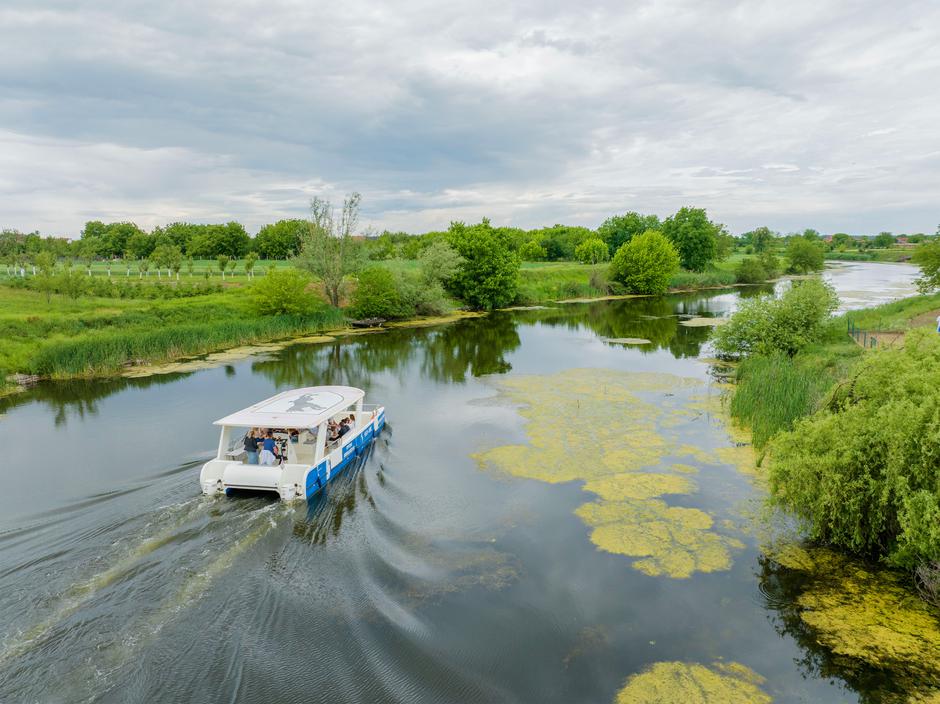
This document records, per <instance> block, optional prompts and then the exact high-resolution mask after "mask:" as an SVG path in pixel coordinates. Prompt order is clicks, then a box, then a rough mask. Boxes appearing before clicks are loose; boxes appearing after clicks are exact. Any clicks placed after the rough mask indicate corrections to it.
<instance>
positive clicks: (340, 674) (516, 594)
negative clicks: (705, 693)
mask: <svg viewBox="0 0 940 704" xmlns="http://www.w3.org/2000/svg"><path fill="white" fill-rule="evenodd" d="M851 271H852V272H853V276H854V278H853V279H852V281H853V284H852V286H853V290H855V289H856V288H857V280H858V269H852V270H851ZM834 280H835V281H836V285H837V286H838V275H835V277H834ZM757 292H758V291H757V290H756V289H748V290H742V291H733V292H706V293H702V294H690V295H681V296H670V297H666V298H663V299H655V300H653V299H635V300H622V301H607V302H598V303H591V304H578V305H565V306H558V307H553V308H548V309H543V310H530V311H518V312H513V313H498V314H494V315H492V316H490V317H487V318H482V319H474V320H466V321H463V322H459V323H455V324H451V325H445V326H439V327H434V328H426V329H410V330H409V329H403V330H391V331H388V332H385V333H381V334H375V335H362V336H357V337H354V338H348V339H346V340H341V341H339V342H337V343H331V344H326V345H322V344H321V345H301V344H298V345H293V346H290V347H288V348H286V349H284V350H282V351H280V352H276V353H268V354H265V355H261V356H256V357H252V358H248V359H245V360H244V361H241V362H237V363H234V364H230V365H227V366H221V367H218V368H214V369H207V370H202V371H198V372H194V373H189V374H173V375H165V376H153V377H147V378H143V379H123V380H112V381H89V382H81V383H68V384H65V383H56V384H51V383H50V384H43V385H40V386H38V387H36V388H34V389H32V390H30V391H29V392H28V393H27V394H23V395H20V396H17V397H13V398H11V399H7V400H5V401H4V402H3V403H4V404H5V405H3V406H0V413H3V415H2V416H0V430H2V433H3V437H4V439H5V446H6V447H5V451H4V453H3V459H2V461H0V482H2V487H3V491H2V492H0V702H4V703H6V702H44V703H45V702H183V701H187V702H188V701H193V702H234V701H237V702H258V703H261V702H342V701H348V702H360V701H362V702H366V701H367V702H425V701H438V702H458V701H459V702H536V701H538V702H566V703H568V702H613V701H614V700H615V698H616V696H617V692H618V691H619V690H620V688H621V687H622V686H623V684H624V682H625V680H626V679H627V678H628V677H630V676H631V675H634V674H636V673H638V672H641V671H642V670H644V668H646V667H648V666H649V665H651V664H653V663H656V662H663V661H684V662H695V663H705V664H708V663H712V662H715V661H728V662H737V663H741V664H743V665H745V666H746V667H747V668H750V669H751V670H753V671H754V672H756V673H759V674H760V675H761V676H762V677H764V678H766V682H765V683H764V684H763V685H762V688H763V690H764V691H765V692H766V693H767V694H768V695H770V696H771V697H773V700H774V701H776V702H855V701H869V699H866V695H865V690H866V687H868V686H869V684H870V683H872V682H875V680H878V678H879V677H880V675H879V674H878V673H868V675H866V674H865V673H861V674H860V673H859V672H858V670H857V668H856V669H853V670H852V672H851V676H849V675H848V674H847V675H846V677H843V676H840V669H839V663H838V659H835V660H834V659H832V658H828V659H826V655H827V654H826V653H825V652H822V651H821V650H820V649H821V646H818V645H816V644H815V642H814V641H813V639H812V638H811V637H807V635H806V633H805V632H803V630H802V627H801V626H800V624H799V623H792V619H789V620H788V619H787V618H786V614H787V613H788V606H789V605H790V604H791V603H792V600H793V599H795V598H797V597H798V595H799V584H798V583H796V582H794V579H793V578H792V577H791V576H790V575H788V574H787V573H786V572H785V571H782V568H780V567H779V566H776V565H775V564H774V563H773V562H772V561H769V560H767V559H766V558H764V557H763V556H762V554H761V551H760V549H759V546H758V539H757V537H755V535H754V534H753V532H752V531H749V530H748V529H747V528H746V525H747V524H748V522H749V520H750V518H749V516H750V515H751V514H752V513H753V511H754V509H755V505H756V504H758V503H759V500H760V496H761V490H760V489H759V488H757V487H756V486H755V483H754V479H753V477H749V476H746V475H745V474H743V473H742V472H740V471H739V469H738V468H737V467H734V466H732V465H730V464H728V465H716V464H714V463H707V462H702V463H698V465H697V469H698V471H699V474H698V478H697V481H698V489H697V491H696V492H695V493H693V494H690V495H688V496H682V497H678V498H676V500H675V501H672V500H671V499H670V500H669V503H675V504H676V505H682V506H688V507H694V508H702V509H704V510H708V511H709V512H711V513H712V514H713V515H714V516H715V517H716V519H717V520H726V521H728V522H729V524H735V525H737V526H738V528H736V529H734V530H735V531H736V532H735V536H736V538H737V539H738V540H740V541H741V542H742V543H743V544H744V547H743V548H742V549H736V550H735V551H734V553H733V563H732V564H731V566H730V568H729V569H726V570H718V571H715V572H710V573H701V572H696V573H695V574H693V575H692V576H691V577H689V578H686V579H676V578H672V577H669V576H649V575H647V574H644V573H643V572H641V571H638V570H637V569H635V568H634V566H633V564H632V562H633V561H632V560H631V559H630V558H629V557H626V556H624V555H622V554H614V553H610V552H604V551H601V550H599V549H598V548H597V546H595V544H594V543H592V542H591V540H590V530H589V528H588V526H586V525H585V523H584V522H583V521H582V520H581V519H580V518H579V517H578V516H577V515H575V513H574V511H575V510H576V509H577V508H578V507H579V506H580V505H581V504H583V503H584V502H585V493H584V492H583V491H582V490H581V488H580V486H579V483H578V482H567V483H559V484H550V483H546V482H541V481H536V480H531V479H519V478H516V477H513V476H509V475H507V474H504V473H501V472H497V471H492V470H485V469H481V467H480V466H479V464H478V462H477V461H476V460H475V459H474V457H473V455H475V454H476V453H479V452H480V451H482V450H486V449H488V448H492V447H496V446H502V445H508V444H524V443H525V442H526V433H525V424H524V422H523V419H522V418H521V417H520V415H519V414H518V413H517V411H516V409H515V408H513V407H512V406H511V405H508V404H505V403H499V402H498V401H496V400H495V397H496V391H495V389H494V385H493V380H494V379H506V378H512V377H514V376H517V375H552V374H557V373H559V372H563V371H565V370H569V369H572V368H603V369H611V370H617V371H624V372H632V373H638V374H643V373H667V374H670V375H675V376H679V377H689V378H693V379H697V380H699V381H700V382H701V384H702V388H704V389H705V390H706V391H707V392H708V393H713V394H720V393H721V391H720V389H718V388H716V381H715V379H714V377H713V376H712V375H711V374H710V367H709V365H708V363H707V362H706V361H705V358H707V357H708V346H707V338H708V335H709V332H710V329H709V328H707V327H687V326H685V325H682V324H681V322H682V321H683V320H685V319H687V318H689V317H692V316H696V317H711V316H722V315H727V314H728V313H729V312H730V311H731V310H733V308H734V306H735V304H736V301H737V300H739V298H740V297H741V296H743V295H754V294H755V293H757ZM626 337H635V338H644V339H647V340H649V341H650V344H648V345H643V346H624V345H621V344H613V343H609V342H606V341H604V338H626ZM320 384H348V385H352V386H358V387H361V388H363V389H365V390H366V395H367V398H366V400H367V402H369V403H382V404H384V405H385V406H386V408H387V418H388V426H387V428H386V431H385V432H384V433H383V435H382V436H381V437H380V438H379V439H378V441H377V442H376V443H375V444H374V445H373V447H372V448H371V450H370V452H369V453H367V455H366V456H364V457H362V458H361V459H360V461H359V462H358V464H357V465H356V466H355V467H354V468H353V469H352V470H350V471H347V472H345V473H344V474H343V475H342V476H341V477H340V478H339V479H338V480H337V481H335V482H334V483H332V484H331V485H330V486H329V487H328V489H327V490H326V491H325V492H324V493H323V494H321V495H320V496H318V497H317V499H316V500H315V501H314V502H313V503H311V504H303V503H301V504H291V505H285V504H281V503H278V502H276V501H273V500H271V499H269V498H267V497H265V496H246V497H239V498H236V499H231V498H228V499H226V498H207V497H203V496H201V495H200V493H199V486H198V473H199V467H200V465H201V463H203V462H205V461H206V460H208V459H210V458H211V457H212V456H213V454H214V450H215V446H216V443H217V433H216V429H215V428H214V427H213V426H212V425H211V422H212V421H213V420H215V419H216V418H219V417H221V416H223V415H225V414H227V413H229V412H231V411H233V410H236V409H238V408H242V407H244V406H247V405H250V404H251V403H253V402H255V401H257V400H259V399H262V398H265V397H267V396H270V395H273V394H274V393H276V392H277V391H279V390H283V389H286V388H292V387H297V386H308V385H320ZM707 416H708V414H707V413H706V414H705V416H704V417H703V420H702V422H701V423H699V425H698V426H695V427H696V429H695V430H694V431H690V435H689V437H688V442H689V443H691V444H692V445H696V446H698V445H701V446H703V447H705V446H710V445H713V444H715V443H719V444H720V443H724V444H727V442H728V441H727V437H726V435H725V434H724V433H725V431H724V430H723V428H722V426H721V425H720V424H715V423H712V422H710V421H709V418H708V417H707ZM719 436H720V437H719ZM788 622H789V625H788ZM821 658H822V659H824V660H825V662H826V663H827V666H826V667H825V668H821V667H819V665H818V663H819V662H820V659H821ZM847 677H848V679H847ZM882 679H883V678H882ZM878 681H879V682H880V680H878ZM872 686H875V685H874V684H873V685H872ZM871 701H874V700H871Z"/></svg>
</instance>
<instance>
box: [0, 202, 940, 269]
mask: <svg viewBox="0 0 940 704" xmlns="http://www.w3.org/2000/svg"><path fill="white" fill-rule="evenodd" d="M309 227H310V221H309V220H307V219H302V218H295V219H287V220H278V221H277V222H274V223H271V224H268V225H264V226H263V227H261V228H260V229H259V231H258V233H257V234H256V235H255V236H254V237H252V236H251V235H249V234H248V231H247V230H246V229H245V227H244V226H243V225H242V224H241V223H238V222H235V221H231V222H228V223H223V224H197V223H187V222H174V223H170V224H168V225H166V226H162V227H155V228H154V229H153V230H152V231H150V232H147V231H145V230H144V229H142V228H140V227H139V226H138V225H136V224H135V223H133V222H111V223H104V222H102V221H100V220H90V221H88V222H87V223H85V226H84V228H83V229H82V232H81V237H80V238H79V239H76V240H69V239H67V238H63V237H51V236H43V235H41V234H40V233H39V232H31V233H28V234H24V233H21V232H18V231H17V230H12V229H4V230H3V231H2V232H0V257H2V258H3V259H10V258H19V259H21V260H22V259H31V258H32V257H34V256H35V255H36V254H38V253H39V252H46V251H48V252H52V253H53V254H54V255H55V256H56V257H57V258H65V257H71V258H74V259H87V260H100V259H131V260H138V261H139V260H143V259H147V258H149V257H151V256H152V255H153V253H154V252H155V251H159V250H160V248H161V247H164V248H176V249H178V250H179V252H180V254H181V255H182V256H183V257H184V258H186V257H192V258H194V259H215V258H216V257H219V256H227V257H229V258H231V259H242V258H244V257H245V256H246V255H247V254H248V253H249V252H253V253H254V254H255V256H256V258H260V259H281V260H285V259H289V258H290V257H293V256H296V255H297V254H298V253H299V252H300V249H301V242H302V240H303V237H304V234H305V233H306V232H307V230H308V229H309ZM495 229H497V230H498V231H499V232H500V236H501V237H504V238H505V240H506V242H507V243H508V246H509V248H510V249H511V250H512V251H514V252H518V253H519V255H520V257H521V258H522V259H523V260H524V261H548V262H552V261H580V262H584V263H591V264H596V263H599V262H603V261H607V260H609V259H611V258H612V257H613V256H614V255H615V254H616V252H617V250H618V249H619V248H620V247H621V246H622V245H624V244H625V243H626V242H627V241H628V240H630V239H631V238H633V237H635V236H636V235H639V234H642V233H644V232H646V231H647V230H658V231H662V232H663V233H664V234H665V235H666V236H667V237H669V238H670V239H673V240H674V241H675V240H676V239H677V238H678V237H680V236H681V237H683V239H687V237H686V235H687V234H688V233H692V232H695V233H698V235H697V236H698V238H699V240H700V242H699V245H697V246H696V251H694V252H693V251H692V249H691V248H690V247H691V245H689V246H686V247H685V248H684V251H685V254H683V256H682V262H681V263H682V266H683V268H686V269H689V270H692V271H700V270H701V269H702V268H704V266H706V265H707V263H708V262H709V261H711V260H712V259H715V258H721V256H722V254H723V253H726V252H727V251H730V250H731V249H734V248H744V249H745V250H746V251H747V253H748V254H750V253H752V252H753V253H756V254H760V253H761V252H763V251H766V250H767V249H773V248H774V247H776V246H778V244H777V243H780V244H782V245H784V246H785V245H786V243H787V242H789V240H790V239H792V238H793V237H797V236H799V237H802V238H804V239H808V240H811V241H819V242H821V243H822V244H823V245H824V247H825V248H826V249H827V250H840V251H847V250H851V249H856V250H858V251H865V250H867V249H872V248H886V247H890V246H892V245H893V244H895V242H896V241H897V239H898V237H904V238H906V240H907V242H909V243H912V244H913V243H919V242H922V241H926V240H928V239H930V238H931V237H930V236H929V235H925V234H923V233H917V234H910V235H898V236H895V235H893V234H892V233H890V232H880V233H878V234H877V235H873V236H852V235H849V234H847V233H842V232H840V233H835V234H834V235H831V236H830V237H829V238H825V239H824V238H823V237H822V236H821V235H820V234H819V232H818V231H816V230H813V229H806V230H804V231H803V232H801V233H788V234H781V233H779V232H775V231H773V230H771V229H770V228H768V227H758V228H755V229H754V230H750V231H748V232H743V233H739V234H737V235H734V236H732V235H731V234H730V233H729V232H728V230H727V228H725V226H724V225H721V224H720V223H714V222H712V221H710V220H709V219H708V217H707V214H706V213H705V210H703V209H701V208H681V209H680V210H679V211H678V212H677V213H675V214H674V215H671V216H670V217H668V218H665V219H660V218H659V217H658V216H657V215H651V214H647V215H644V214H641V213H637V212H628V213H624V214H622V215H614V216H611V217H609V218H607V219H606V220H605V221H604V222H603V223H601V224H600V226H599V227H597V229H593V230H592V229H590V228H587V227H581V226H574V225H561V224H556V225H552V226H550V227H542V228H537V229H532V230H524V229H521V228H516V227H498V228H495ZM446 233H447V231H446V230H444V231H432V232H427V233H423V234H415V233H407V232H389V231H385V232H382V233H381V234H380V235H379V236H377V237H365V238H364V239H363V240H362V241H363V246H364V248H365V250H366V256H367V257H368V258H369V259H372V260H376V261H380V260H385V259H409V260H417V259H418V257H419V255H420V253H421V251H422V250H424V249H425V248H426V247H427V246H429V245H430V244H431V243H432V242H434V241H435V240H438V239H441V238H442V237H444V236H445V235H446ZM353 234H355V233H353ZM605 249H606V252H605V251H604V250H605Z"/></svg>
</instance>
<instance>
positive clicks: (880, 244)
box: [872, 232, 897, 249]
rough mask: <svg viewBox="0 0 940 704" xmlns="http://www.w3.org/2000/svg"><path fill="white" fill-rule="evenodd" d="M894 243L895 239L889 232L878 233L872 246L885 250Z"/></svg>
mask: <svg viewBox="0 0 940 704" xmlns="http://www.w3.org/2000/svg"><path fill="white" fill-rule="evenodd" d="M896 241H897V239H896V238H895V236H894V235H892V234H891V233H890V232H879V233H878V234H877V235H875V237H874V239H873V240H872V244H874V246H875V247H877V248H878V249H887V248H888V247H890V246H891V245H893V244H894V243H895V242H896Z"/></svg>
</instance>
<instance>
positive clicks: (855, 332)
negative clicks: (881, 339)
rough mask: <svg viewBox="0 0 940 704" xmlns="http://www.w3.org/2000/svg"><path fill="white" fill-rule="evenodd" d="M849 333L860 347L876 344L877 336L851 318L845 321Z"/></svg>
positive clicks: (869, 346)
mask: <svg viewBox="0 0 940 704" xmlns="http://www.w3.org/2000/svg"><path fill="white" fill-rule="evenodd" d="M846 326H847V328H848V333H849V335H850V336H851V337H852V338H853V339H854V340H855V341H856V342H857V343H858V344H860V345H861V346H862V347H865V348H866V349H871V348H874V347H877V346H878V336H877V335H876V334H875V333H874V332H872V331H869V330H864V329H862V328H860V327H859V326H858V325H856V324H855V322H854V321H853V320H852V319H849V320H848V321H847V323H846Z"/></svg>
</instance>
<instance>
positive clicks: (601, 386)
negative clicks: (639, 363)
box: [476, 369, 751, 578]
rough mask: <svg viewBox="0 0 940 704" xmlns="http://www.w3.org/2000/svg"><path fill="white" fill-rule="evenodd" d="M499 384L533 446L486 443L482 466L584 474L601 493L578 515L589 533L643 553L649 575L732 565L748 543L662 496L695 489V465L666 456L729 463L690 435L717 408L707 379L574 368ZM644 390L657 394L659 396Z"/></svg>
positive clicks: (559, 478) (546, 474) (604, 545)
mask: <svg viewBox="0 0 940 704" xmlns="http://www.w3.org/2000/svg"><path fill="white" fill-rule="evenodd" d="M493 383H494V384H495V385H496V386H497V388H498V389H499V391H500V396H501V397H503V398H506V399H508V400H510V401H511V402H513V403H516V404H519V406H520V409H519V412H520V414H521V415H522V416H523V417H524V418H526V419H527V420H528V423H527V425H526V433H527V435H528V440H529V444H528V445H508V446H504V447H496V448H493V449H490V450H486V451H484V452H482V453H480V454H478V455H477V456H476V457H477V459H478V460H479V461H480V463H481V464H483V465H492V466H494V467H497V468H499V469H501V470H504V471H506V472H508V473H510V474H512V475H514V476H517V477H527V478H531V479H539V480H542V481H545V482H551V483H558V482H567V481H573V480H581V481H583V482H584V489H585V491H589V492H591V493H593V494H596V495H597V499H596V500H595V501H592V502H590V503H586V504H584V505H582V506H580V507H579V508H578V509H577V512H576V513H577V515H578V516H579V517H580V518H581V519H582V520H584V522H585V523H587V524H588V525H589V526H591V529H592V530H591V540H592V541H593V542H594V543H595V544H596V545H597V546H598V547H599V548H601V549H602V550H606V551H607V552H611V553H617V554H622V555H627V556H629V557H633V558H637V559H636V560H635V561H634V562H633V566H634V567H635V568H636V569H638V570H640V571H641V572H644V573H646V574H648V575H651V576H658V575H665V576H669V577H674V578H683V577H689V576H691V575H692V574H693V573H694V572H715V571H718V570H725V569H728V568H730V567H731V551H732V550H734V549H740V548H743V547H744V546H743V544H742V543H741V542H740V541H739V540H737V539H736V538H733V537H730V536H728V535H723V534H721V533H719V532H717V531H716V530H715V521H714V518H713V516H712V515H711V514H709V513H707V512H705V511H702V510H700V509H697V508H686V507H680V506H670V505H669V504H668V503H667V502H666V501H664V500H663V499H662V498H661V497H663V496H665V495H667V494H692V493H693V492H694V491H695V483H694V482H693V480H692V479H691V478H690V477H689V474H690V470H692V471H693V472H694V471H695V470H694V468H691V467H689V465H686V464H681V463H678V462H676V463H671V462H669V461H667V458H669V457H679V458H681V457H683V456H692V457H694V458H695V459H698V460H703V461H707V462H712V463H715V464H723V463H725V462H726V461H727V460H726V458H725V453H723V452H721V451H719V450H707V449H703V448H699V447H695V446H692V445H689V444H688V441H687V439H686V438H685V437H684V436H685V435H686V434H687V433H689V432H691V431H690V427H689V423H690V422H691V421H694V420H697V419H699V418H700V417H701V416H702V414H703V413H706V412H708V411H709V410H710V409H711V407H712V403H711V402H710V401H709V400H708V399H707V397H704V398H703V397H702V396H701V392H702V391H703V390H704V384H703V383H702V382H700V381H698V380H696V379H689V378H683V377H678V376H673V375H669V374H649V373H629V372H619V371H614V370H609V369H570V370H567V371H564V372H560V373H557V374H551V375H546V376H515V377H507V378H500V379H494V380H493ZM697 393H698V394H699V395H698V396H696V394H697ZM641 394H643V395H655V396H656V397H657V398H656V402H655V403H654V402H652V401H651V400H647V399H644V398H641ZM701 425H702V424H701V423H699V424H698V426H699V427H701ZM725 440H726V442H725V444H726V445H728V444H730V440H727V438H725ZM724 449H726V450H727V449H729V448H724ZM737 454H738V455H743V456H744V459H743V460H741V459H740V458H739V457H735V458H734V461H736V462H737V461H741V462H743V464H744V465H748V464H749V463H750V461H751V459H750V454H749V448H744V451H743V452H738V453H737Z"/></svg>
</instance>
